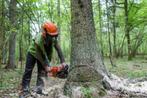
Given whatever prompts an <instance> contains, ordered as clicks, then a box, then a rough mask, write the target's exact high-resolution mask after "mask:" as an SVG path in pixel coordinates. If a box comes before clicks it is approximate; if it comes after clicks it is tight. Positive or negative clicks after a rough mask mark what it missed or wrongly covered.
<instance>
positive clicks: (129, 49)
mask: <svg viewBox="0 0 147 98" xmlns="http://www.w3.org/2000/svg"><path fill="white" fill-rule="evenodd" d="M124 8H125V34H126V37H127V44H128V60H131V59H132V55H131V42H130V32H129V23H128V0H125V2H124Z"/></svg>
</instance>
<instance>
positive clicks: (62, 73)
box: [49, 65, 69, 79]
mask: <svg viewBox="0 0 147 98" xmlns="http://www.w3.org/2000/svg"><path fill="white" fill-rule="evenodd" d="M68 71H69V66H68V65H65V66H63V65H59V66H51V67H50V72H49V74H50V75H49V76H52V77H58V78H61V79H65V78H67V76H68Z"/></svg>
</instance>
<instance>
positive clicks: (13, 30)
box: [6, 0, 17, 68]
mask: <svg viewBox="0 0 147 98" xmlns="http://www.w3.org/2000/svg"><path fill="white" fill-rule="evenodd" d="M9 12H10V13H9V15H10V16H9V19H10V24H11V27H12V28H11V30H10V31H11V34H10V36H9V57H8V64H7V66H6V68H15V67H16V65H15V46H16V22H17V20H16V0H11V1H10V4H9Z"/></svg>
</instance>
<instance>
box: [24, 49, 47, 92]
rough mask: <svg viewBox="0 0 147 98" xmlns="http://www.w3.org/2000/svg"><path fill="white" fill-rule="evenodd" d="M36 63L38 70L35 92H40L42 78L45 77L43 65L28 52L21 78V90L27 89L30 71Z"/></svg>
mask: <svg viewBox="0 0 147 98" xmlns="http://www.w3.org/2000/svg"><path fill="white" fill-rule="evenodd" d="M36 63H37V69H38V72H37V73H38V74H37V82H36V88H37V90H42V89H43V88H44V80H43V77H46V72H45V69H44V67H43V65H42V64H41V63H40V62H39V61H38V60H37V59H36V58H35V57H34V56H33V55H32V54H31V53H29V52H28V54H27V58H26V66H25V72H24V74H23V78H22V89H23V90H28V89H29V86H30V81H31V76H32V71H33V69H34V66H35V64H36Z"/></svg>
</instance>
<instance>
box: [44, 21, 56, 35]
mask: <svg viewBox="0 0 147 98" xmlns="http://www.w3.org/2000/svg"><path fill="white" fill-rule="evenodd" d="M42 29H43V30H46V31H47V33H48V34H49V35H51V36H54V35H58V32H57V26H56V25H55V24H54V23H52V22H45V23H43V25H42Z"/></svg>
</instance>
